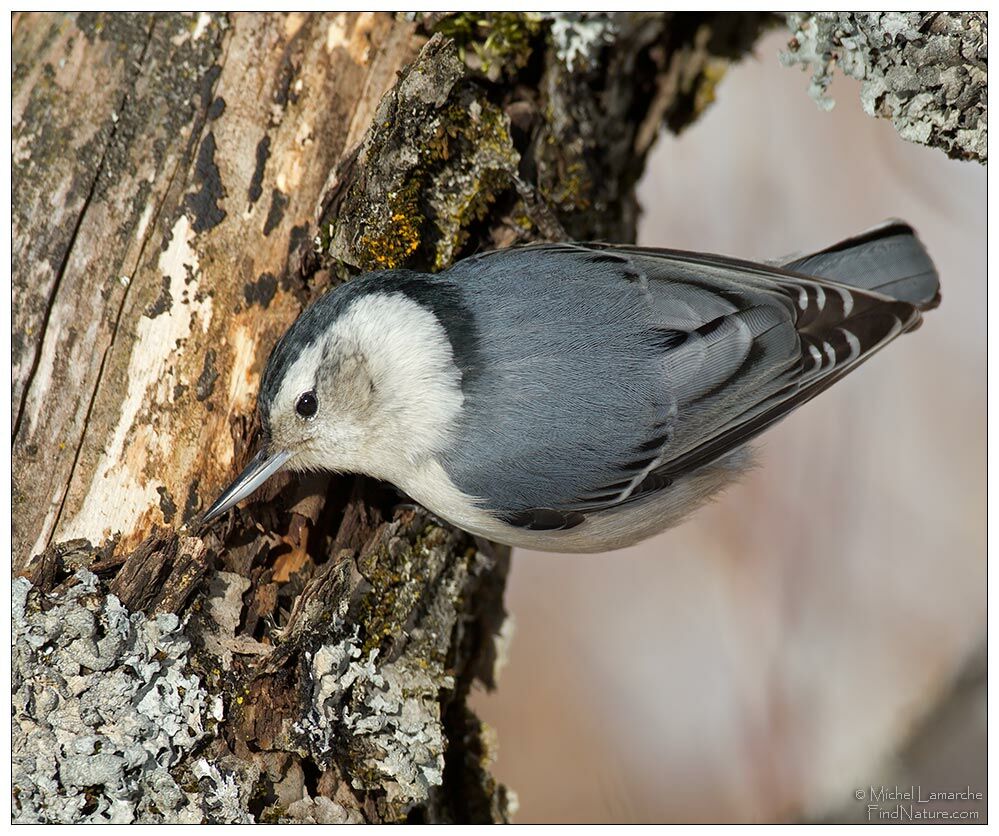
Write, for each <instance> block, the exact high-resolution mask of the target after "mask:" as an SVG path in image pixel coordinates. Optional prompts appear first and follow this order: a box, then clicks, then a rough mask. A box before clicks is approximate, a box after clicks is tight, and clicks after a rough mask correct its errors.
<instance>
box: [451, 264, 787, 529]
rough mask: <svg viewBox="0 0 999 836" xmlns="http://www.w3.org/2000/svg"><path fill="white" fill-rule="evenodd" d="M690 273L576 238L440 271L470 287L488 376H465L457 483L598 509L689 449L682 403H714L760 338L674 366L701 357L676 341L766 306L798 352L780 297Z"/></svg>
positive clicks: (491, 498) (536, 502)
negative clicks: (706, 281) (667, 449)
mask: <svg viewBox="0 0 999 836" xmlns="http://www.w3.org/2000/svg"><path fill="white" fill-rule="evenodd" d="M684 275H685V274H684V269H683V266H682V265H679V264H675V265H672V266H669V265H666V264H665V263H664V262H662V260H659V261H657V262H656V263H655V264H643V263H642V259H641V258H640V257H639V258H636V257H632V256H621V255H618V254H615V253H613V252H609V251H600V250H594V249H587V248H579V247H574V246H571V245H569V246H565V247H558V246H555V247H549V248H528V249H522V250H510V251H505V252H502V253H496V254H490V255H488V256H487V257H482V258H478V259H470V260H467V261H464V262H461V263H459V264H458V265H457V266H456V267H455V268H452V269H451V270H450V271H448V272H447V273H445V274H443V276H442V277H441V280H444V281H449V282H453V283H454V284H455V285H456V286H457V287H458V288H459V289H460V292H461V298H462V300H463V304H464V306H465V307H466V308H467V310H468V314H469V318H470V321H471V322H473V323H474V339H475V341H476V352H477V356H478V361H479V362H480V363H481V364H482V367H483V368H487V369H488V370H489V373H488V375H483V374H478V375H466V380H468V381H469V383H468V385H466V386H465V387H464V394H465V403H464V408H463V417H462V419H461V426H460V427H459V428H458V430H457V432H456V433H455V434H454V438H455V439H459V440H456V441H455V443H454V444H452V445H451V446H450V448H449V449H448V450H447V451H446V452H445V453H444V455H443V456H442V457H441V460H442V464H443V466H444V467H445V469H446V470H447V472H448V474H449V475H450V477H451V478H452V479H453V480H454V482H455V483H456V485H457V486H458V487H459V488H460V489H462V490H463V491H465V492H466V493H468V494H471V495H473V496H477V497H481V498H483V499H485V500H486V501H487V503H488V504H489V505H490V506H491V507H493V508H495V509H503V510H506V511H518V510H522V509H531V508H539V507H542V508H552V507H555V508H557V507H560V506H565V505H570V504H574V505H576V506H585V505H586V504H587V503H588V502H592V503H595V504H599V503H600V502H603V501H606V500H608V499H610V498H611V497H612V496H614V495H615V494H620V492H621V491H622V490H625V489H626V487H627V485H628V481H629V480H630V479H632V478H634V476H635V475H636V474H638V473H641V472H642V471H643V470H644V469H647V468H648V466H649V465H650V464H652V463H653V461H654V459H655V458H656V456H657V454H658V452H659V450H660V448H662V447H663V445H665V444H669V443H672V444H682V443H683V439H682V438H681V437H680V436H682V435H683V422H678V420H677V418H678V411H681V410H683V411H686V412H688V413H689V412H690V409H691V404H696V401H697V398H698V397H699V396H702V395H703V396H706V397H707V400H706V401H705V403H704V404H702V407H703V408H704V409H705V410H706V411H707V412H710V411H711V389H712V385H713V383H714V382H715V381H717V382H718V383H720V382H721V381H723V380H725V379H727V378H728V377H729V375H730V373H731V370H732V366H733V364H735V363H739V362H742V360H743V359H744V357H743V356H742V354H743V353H744V350H745V351H748V349H749V344H750V342H751V336H749V335H747V336H746V338H745V339H743V340H740V339H739V338H738V335H735V336H734V338H732V337H730V338H729V339H727V340H720V341H718V342H717V346H716V350H715V351H714V353H713V354H712V353H711V352H710V351H706V352H702V353H701V355H698V358H697V362H698V363H700V365H699V366H698V367H697V368H683V369H671V367H670V357H671V354H673V355H674V356H675V357H682V356H686V357H687V359H686V360H685V361H684V362H685V363H687V364H688V365H689V363H690V361H691V355H690V354H689V352H688V353H687V354H686V355H681V354H677V353H675V352H672V349H673V348H675V344H676V343H677V342H678V341H683V340H684V339H686V337H687V335H688V334H689V333H690V332H693V331H696V329H697V328H699V327H701V326H703V325H704V324H705V323H706V322H711V321H714V320H718V319H719V318H724V317H725V316H727V315H729V314H732V313H733V312H735V311H737V310H739V309H740V308H753V307H754V305H755V306H756V307H757V308H758V310H759V314H758V318H760V319H761V322H762V321H763V320H766V319H767V318H768V317H769V319H770V320H772V321H773V322H774V323H777V322H779V321H780V320H781V319H783V320H784V321H785V323H787V327H786V328H785V333H784V335H783V338H784V342H785V343H786V351H785V352H783V356H784V357H790V356H791V355H792V354H793V353H794V351H795V346H796V340H795V338H794V332H793V326H791V325H790V322H791V318H790V316H789V315H788V314H787V313H786V312H785V310H784V307H783V306H784V302H783V301H782V300H780V299H779V298H777V297H775V296H774V295H773V294H771V293H769V292H768V291H767V290H766V289H763V288H761V289H759V290H755V289H753V288H752V287H749V288H744V289H742V290H741V291H739V292H740V293H741V294H742V298H739V299H736V298H734V297H733V298H726V296H725V294H724V293H719V292H718V291H717V289H713V288H711V287H708V288H705V287H704V286H702V285H701V284H700V283H698V282H696V281H689V282H688V281H684ZM732 292H733V293H735V292H736V291H735V290H734V289H733V291H732ZM747 296H748V297H752V298H747ZM705 344H707V339H706V340H705ZM770 362H771V366H772V365H773V364H774V363H775V362H776V363H778V364H779V360H778V361H774V360H773V359H772V358H771V360H770ZM771 372H772V369H771V370H770V371H769V372H768V374H770V373H771ZM719 394H722V393H721V392H719ZM724 394H725V396H726V397H728V398H732V397H733V396H734V395H735V394H737V393H733V392H732V391H728V392H726V393H724ZM714 410H715V411H717V410H718V405H717V404H715V405H714ZM704 417H708V418H709V416H708V415H707V414H706V415H705V416H704ZM701 423H702V424H703V422H701ZM687 425H688V426H689V422H687Z"/></svg>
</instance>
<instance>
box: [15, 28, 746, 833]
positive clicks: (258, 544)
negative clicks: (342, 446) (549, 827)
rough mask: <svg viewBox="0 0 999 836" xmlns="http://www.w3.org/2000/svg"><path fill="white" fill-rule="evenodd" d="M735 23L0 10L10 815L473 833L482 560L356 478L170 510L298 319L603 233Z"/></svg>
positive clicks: (206, 495) (498, 634)
mask: <svg viewBox="0 0 999 836" xmlns="http://www.w3.org/2000/svg"><path fill="white" fill-rule="evenodd" d="M761 20H762V18H761V17H760V16H757V15H728V16H720V17H715V16H710V15H680V16H675V17H671V16H668V15H620V16H601V15H595V16H590V17H586V16H583V17H580V16H563V15H552V16H546V17H542V16H540V15H537V16H522V15H513V14H495V15H490V16H488V17H486V18H482V17H481V16H477V15H472V14H460V15H445V16H441V15H435V16H425V17H421V18H419V19H406V18H404V17H391V16H388V15H382V14H354V15H347V14H342V13H341V14H327V15H304V14H289V15H252V14H235V15H231V16H228V17H227V16H222V15H208V14H198V15H192V16H188V15H170V14H156V15H85V14H78V15H68V16H62V15H50V14H39V15H16V16H15V18H14V20H13V61H14V67H13V125H14V133H13V165H14V177H13V195H14V200H13V221H14V234H13V252H14V256H13V267H14V269H13V282H14V313H13V343H14V355H13V373H14V374H13V415H12V421H13V509H12V510H13V520H14V537H13V563H14V567H15V572H16V573H18V574H20V575H22V577H21V578H19V579H18V580H17V581H15V584H14V609H15V618H14V621H15V635H14V639H15V643H14V710H15V720H14V727H13V732H14V739H13V752H14V809H15V817H16V818H17V819H18V820H23V821H108V820H112V821H136V820H144V821H202V820H211V821H248V820H269V821H276V820H292V821H310V820H311V821H323V822H333V821H396V820H400V819H405V818H409V819H411V820H433V821H488V820H505V819H506V818H507V817H508V816H509V814H510V811H511V809H512V807H511V804H510V797H509V796H508V794H507V793H506V791H505V790H504V789H503V788H502V787H501V786H498V785H497V784H496V782H494V781H493V780H492V778H491V777H490V776H489V774H488V765H489V761H490V757H491V752H492V743H491V738H490V735H489V733H488V730H486V729H484V728H483V727H482V724H481V723H480V722H479V721H478V720H477V718H476V717H475V716H474V715H473V714H472V713H471V712H470V711H469V710H468V708H467V707H466V705H465V699H466V696H467V694H468V692H469V689H470V688H471V687H472V684H473V682H476V681H478V682H480V683H483V684H484V685H485V686H486V687H492V686H493V684H494V682H495V673H496V667H497V665H498V663H499V662H500V661H501V659H502V655H503V652H504V645H505V641H506V639H507V630H506V629H505V628H504V623H505V621H504V612H503V607H502V592H503V584H504V577H505V573H506V567H507V562H508V550H507V549H505V548H502V547H495V546H492V545H490V544H488V543H484V542H477V541H474V540H473V539H472V538H470V537H469V536H468V535H465V534H463V533H461V532H458V531H455V530H452V529H449V528H447V527H445V526H443V525H442V524H440V523H439V522H438V521H437V520H435V519H432V518H430V517H428V516H427V515H426V514H425V513H424V512H422V511H419V510H413V509H411V508H407V507H406V506H405V505H403V504H401V503H400V501H399V498H398V497H397V496H396V495H395V494H394V492H393V491H391V490H390V489H388V488H386V487H385V486H382V485H378V484H374V483H372V482H370V481H368V480H364V479H350V478H336V479H327V478H323V477H310V478H306V479H292V478H287V477H286V478H281V479H274V480H272V484H269V485H268V486H267V487H266V488H264V489H262V491H261V494H262V495H261V496H259V497H257V501H255V502H253V503H251V504H249V505H248V506H247V507H245V508H243V509H240V510H237V511H235V512H233V513H231V514H230V515H228V516H227V517H226V518H224V519H223V520H220V521H218V522H217V523H216V524H214V525H212V526H210V527H209V528H207V529H206V530H201V529H199V528H198V526H197V519H196V518H197V515H198V513H199V511H201V510H203V508H204V507H205V506H206V504H207V503H208V502H210V501H211V500H212V498H213V496H214V494H215V493H216V492H217V491H218V490H219V489H220V488H221V487H222V486H223V485H224V484H225V483H226V482H227V481H228V480H229V479H230V478H231V477H232V475H233V473H234V472H235V471H236V470H237V469H238V468H239V467H240V465H241V464H242V463H244V462H245V460H246V459H247V457H248V455H249V454H250V453H252V450H253V445H254V442H255V434H256V429H257V424H256V419H255V414H254V399H255V393H256V390H257V386H258V383H259V379H260V375H261V372H262V369H263V367H264V364H265V362H266V358H267V356H268V352H269V350H270V348H271V346H272V345H273V344H274V342H275V341H276V340H277V338H278V337H279V335H280V334H281V333H282V332H283V331H284V330H285V329H286V328H287V326H288V325H289V324H290V323H291V322H292V321H293V320H294V318H295V316H296V315H297V314H298V313H299V312H300V311H301V310H302V308H303V306H304V305H306V304H308V303H309V302H310V301H312V300H314V299H315V298H317V296H318V295H319V294H321V293H322V292H323V291H325V290H326V289H328V288H329V287H331V286H333V285H334V284H336V283H337V282H339V281H343V280H346V279H349V278H350V277H352V276H353V275H356V274H357V273H358V272H359V271H361V270H368V269H377V268H384V267H393V266H400V265H405V266H409V267H415V268H418V269H440V268H443V267H446V266H447V265H448V264H450V263H451V262H452V261H454V260H455V259H457V258H459V257H461V256H463V255H466V254H468V253H471V252H474V251H475V250H477V249H481V248H484V247H495V246H506V245H509V244H511V243H515V242H519V241H527V240H533V239H540V238H559V237H571V238H581V239H585V238H601V239H605V240H621V241H627V240H633V237H634V233H635V220H636V215H637V208H636V204H635V198H634V194H633V186H634V184H635V181H636V180H637V178H638V176H639V174H640V172H641V168H642V164H643V161H644V156H645V152H646V151H647V150H648V148H649V146H650V144H651V142H652V140H653V138H654V136H655V134H656V131H657V129H658V126H659V125H660V124H662V123H663V121H666V123H667V124H669V125H670V126H671V127H672V128H674V129H679V128H680V127H682V126H683V125H685V124H687V123H688V122H690V121H691V120H692V119H693V118H695V117H696V116H697V115H698V114H699V113H700V112H701V110H702V109H703V108H704V107H705V106H706V105H707V103H709V102H710V100H711V97H712V90H713V85H714V84H715V82H716V81H717V79H718V78H719V76H720V74H721V72H722V71H723V69H724V67H725V65H726V63H727V62H728V61H729V60H730V59H732V58H734V57H736V56H738V55H739V54H741V52H742V51H743V50H744V49H745V48H747V47H748V46H749V45H750V44H751V43H752V41H753V40H754V39H755V37H756V34H757V31H758V29H759V26H760V22H761ZM434 32H436V34H433V33H434ZM431 36H432V37H431Z"/></svg>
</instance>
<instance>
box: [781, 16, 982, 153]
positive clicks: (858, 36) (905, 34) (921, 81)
mask: <svg viewBox="0 0 999 836" xmlns="http://www.w3.org/2000/svg"><path fill="white" fill-rule="evenodd" d="M786 20H787V26H788V28H789V29H790V30H791V31H792V33H793V36H792V38H791V40H790V41H789V42H788V48H787V51H786V52H784V53H782V55H781V61H782V62H783V63H784V64H786V65H789V66H790V65H793V64H801V65H803V66H804V67H809V66H811V67H813V68H814V72H813V74H812V80H811V84H810V86H809V91H808V92H809V94H810V95H811V96H812V98H813V99H815V101H816V103H817V104H818V105H819V107H822V108H824V109H826V110H828V109H829V108H831V107H832V106H833V104H834V102H833V100H832V98H830V97H829V96H828V95H826V89H827V88H828V86H829V84H830V82H831V81H832V76H833V70H834V69H835V68H836V67H837V66H838V67H839V68H840V69H841V70H842V71H843V72H844V73H846V74H847V75H849V76H852V77H853V78H857V79H860V80H861V81H862V82H863V85H862V86H861V90H860V101H861V104H862V105H863V107H864V110H865V111H866V112H867V113H868V114H870V115H871V116H879V117H882V118H885V119H891V121H892V124H893V125H894V126H895V129H896V130H897V131H898V132H899V135H900V136H901V137H903V138H904V139H907V140H909V141H910V142H918V143H920V144H922V145H930V146H932V147H935V148H941V149H943V150H944V151H945V152H946V154H947V156H949V157H955V158H957V159H964V160H977V161H978V162H981V163H985V162H987V160H988V112H987V109H988V14H987V13H986V12H868V13H853V12H819V13H815V14H802V13H798V12H794V13H790V14H787V15H786Z"/></svg>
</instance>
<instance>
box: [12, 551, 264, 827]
mask: <svg viewBox="0 0 999 836" xmlns="http://www.w3.org/2000/svg"><path fill="white" fill-rule="evenodd" d="M75 581H76V583H75V585H72V586H70V587H69V588H68V589H65V591H62V592H61V593H59V594H55V595H52V596H44V595H42V594H41V593H40V592H39V591H38V590H37V589H35V588H34V587H32V585H31V583H30V582H29V581H27V580H26V579H24V578H18V579H16V580H15V581H14V582H13V586H12V621H13V642H12V675H13V682H12V686H13V700H12V702H13V705H12V708H13V719H12V760H13V795H14V802H13V804H14V807H13V810H14V812H13V817H14V820H15V821H18V822H50V823H70V822H90V823H102V822H111V823H129V822H142V821H163V820H164V819H166V820H169V821H172V822H201V821H203V820H205V819H206V818H210V819H212V820H215V821H237V820H243V819H245V816H244V815H243V814H242V813H240V812H239V810H240V808H242V809H245V799H244V800H242V801H241V802H240V803H237V802H239V799H234V794H237V795H238V789H234V787H233V780H232V778H231V777H229V776H228V775H227V774H224V773H222V772H220V771H219V769H218V768H217V767H216V766H214V765H212V764H210V763H208V762H207V761H206V760H204V759H203V758H202V759H200V760H198V761H196V762H195V763H194V764H193V771H191V772H189V771H188V759H189V758H190V757H191V755H192V752H193V751H196V750H197V748H198V747H199V746H200V745H201V744H203V743H204V742H205V741H206V740H207V739H208V738H209V737H210V736H211V730H212V728H213V726H214V724H215V723H217V722H219V721H221V720H222V719H223V709H222V702H221V700H220V699H219V698H218V697H215V696H213V695H212V694H211V693H209V691H208V690H207V689H206V688H205V687H204V685H203V683H202V681H201V678H200V677H199V676H198V674H197V673H196V672H195V671H194V670H193V669H192V667H191V664H190V658H189V654H190V651H191V643H190V641H189V640H188V638H187V637H186V636H185V635H184V631H183V624H182V622H181V620H180V619H179V618H178V617H177V616H175V615H172V614H161V615H157V616H156V617H155V618H150V617H147V616H146V615H144V614H143V613H130V612H129V611H128V610H126V609H125V608H124V607H123V606H122V605H121V603H120V602H119V600H118V599H117V598H116V597H115V596H114V595H105V594H104V593H103V591H102V590H101V589H100V583H99V581H98V579H97V577H96V576H95V575H93V574H92V573H90V572H87V571H85V570H81V571H80V572H78V573H77V574H76V575H75ZM191 776H193V777H194V778H201V779H202V780H201V781H200V782H199V783H198V785H197V786H198V787H199V790H198V791H193V792H192V791H191V789H190V787H187V786H186V785H187V784H188V783H189V782H190V777H191ZM223 799H224V801H225V802H227V803H225V804H223V803H222V800H223ZM223 807H224V809H221V808H223ZM214 809H219V811H220V815H213V814H212V813H213V810H214Z"/></svg>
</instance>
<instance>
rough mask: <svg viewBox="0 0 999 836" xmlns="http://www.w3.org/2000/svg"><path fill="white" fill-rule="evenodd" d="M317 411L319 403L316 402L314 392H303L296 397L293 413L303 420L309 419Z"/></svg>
mask: <svg viewBox="0 0 999 836" xmlns="http://www.w3.org/2000/svg"><path fill="white" fill-rule="evenodd" d="M318 409H319V401H318V400H316V393H315V392H305V393H304V394H301V395H299V396H298V403H296V404H295V411H296V412H297V413H298V414H299V415H301V416H302V417H303V418H311V417H312V416H313V415H315V414H316V411H317V410H318Z"/></svg>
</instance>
